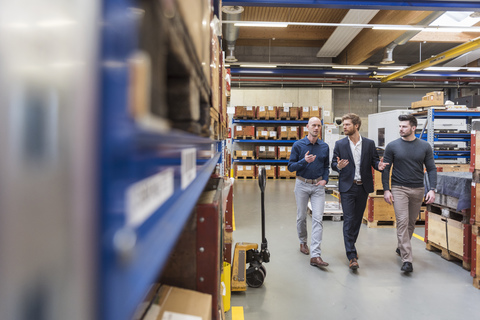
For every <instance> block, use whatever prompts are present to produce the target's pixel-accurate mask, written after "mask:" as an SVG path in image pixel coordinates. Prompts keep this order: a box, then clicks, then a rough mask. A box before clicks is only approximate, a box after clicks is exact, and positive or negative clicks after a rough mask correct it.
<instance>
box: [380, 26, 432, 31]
mask: <svg viewBox="0 0 480 320" xmlns="http://www.w3.org/2000/svg"><path fill="white" fill-rule="evenodd" d="M372 29H373V30H407V31H412V30H419V31H421V30H425V28H423V27H414V26H395V25H384V26H375V27H373V28H372Z"/></svg>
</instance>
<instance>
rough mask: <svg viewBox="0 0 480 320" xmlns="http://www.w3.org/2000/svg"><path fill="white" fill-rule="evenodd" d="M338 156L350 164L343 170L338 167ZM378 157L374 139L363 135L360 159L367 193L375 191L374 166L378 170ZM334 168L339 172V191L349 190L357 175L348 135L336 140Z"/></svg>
mask: <svg viewBox="0 0 480 320" xmlns="http://www.w3.org/2000/svg"><path fill="white" fill-rule="evenodd" d="M337 157H339V158H340V160H342V159H346V160H348V162H349V163H348V165H347V166H346V167H345V168H343V169H342V170H338V168H337V162H338V161H337ZM379 162H380V158H379V157H378V153H377V150H376V148H375V142H374V141H373V140H370V139H367V138H365V137H362V157H361V160H360V175H361V177H362V183H363V188H364V189H365V191H366V192H367V193H370V192H373V174H372V167H373V168H375V170H378V163H379ZM331 166H332V169H333V170H335V171H337V172H338V173H339V177H338V191H340V192H347V191H348V190H350V188H351V187H352V185H353V179H354V177H355V161H354V160H353V154H352V150H351V149H350V141H349V140H348V137H345V138H343V139H341V140H338V141H337V142H335V148H334V149H333V159H332V164H331Z"/></svg>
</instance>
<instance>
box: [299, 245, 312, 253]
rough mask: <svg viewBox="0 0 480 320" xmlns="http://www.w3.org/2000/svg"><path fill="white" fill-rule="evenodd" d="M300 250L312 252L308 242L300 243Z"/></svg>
mask: <svg viewBox="0 0 480 320" xmlns="http://www.w3.org/2000/svg"><path fill="white" fill-rule="evenodd" d="M300 252H301V253H303V254H310V250H308V246H307V244H306V243H300Z"/></svg>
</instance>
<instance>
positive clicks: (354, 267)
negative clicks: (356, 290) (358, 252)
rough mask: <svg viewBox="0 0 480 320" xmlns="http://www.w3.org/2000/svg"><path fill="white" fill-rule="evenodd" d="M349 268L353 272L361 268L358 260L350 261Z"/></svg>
mask: <svg viewBox="0 0 480 320" xmlns="http://www.w3.org/2000/svg"><path fill="white" fill-rule="evenodd" d="M348 267H349V268H350V269H352V270H357V269H358V268H359V267H360V266H359V265H358V262H357V259H356V258H353V259H350V264H349V265H348Z"/></svg>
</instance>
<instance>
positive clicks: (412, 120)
mask: <svg viewBox="0 0 480 320" xmlns="http://www.w3.org/2000/svg"><path fill="white" fill-rule="evenodd" d="M398 120H399V121H408V122H410V125H411V126H412V127H416V126H417V118H415V116H414V115H412V114H401V115H399V116H398Z"/></svg>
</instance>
